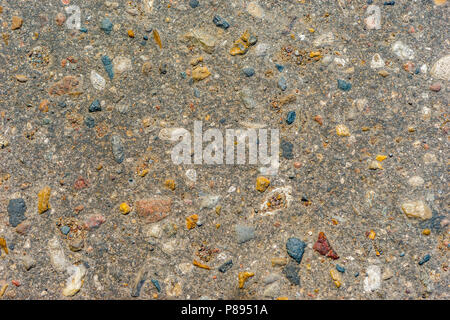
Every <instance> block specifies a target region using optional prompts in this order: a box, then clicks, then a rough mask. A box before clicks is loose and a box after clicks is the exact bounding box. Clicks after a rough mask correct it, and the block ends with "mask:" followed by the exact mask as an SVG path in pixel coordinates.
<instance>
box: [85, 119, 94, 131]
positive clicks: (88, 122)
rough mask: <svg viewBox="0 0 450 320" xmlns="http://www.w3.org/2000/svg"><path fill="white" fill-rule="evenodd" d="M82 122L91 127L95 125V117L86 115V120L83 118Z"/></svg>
mask: <svg viewBox="0 0 450 320" xmlns="http://www.w3.org/2000/svg"><path fill="white" fill-rule="evenodd" d="M84 124H85V125H86V127H88V128H91V129H92V128H93V127H95V119H94V118H92V117H86V120H84Z"/></svg>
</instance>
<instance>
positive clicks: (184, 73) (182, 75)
mask: <svg viewBox="0 0 450 320" xmlns="http://www.w3.org/2000/svg"><path fill="white" fill-rule="evenodd" d="M180 75H181V77H182V78H183V79H186V77H187V75H186V72H184V71H183V72H181V73H180Z"/></svg>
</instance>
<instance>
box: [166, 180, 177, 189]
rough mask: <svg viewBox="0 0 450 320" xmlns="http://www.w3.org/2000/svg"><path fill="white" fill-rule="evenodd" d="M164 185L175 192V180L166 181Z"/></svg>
mask: <svg viewBox="0 0 450 320" xmlns="http://www.w3.org/2000/svg"><path fill="white" fill-rule="evenodd" d="M164 185H165V186H166V187H167V188H169V189H170V190H172V191H173V190H175V181H174V180H170V179H168V180H166V182H164Z"/></svg>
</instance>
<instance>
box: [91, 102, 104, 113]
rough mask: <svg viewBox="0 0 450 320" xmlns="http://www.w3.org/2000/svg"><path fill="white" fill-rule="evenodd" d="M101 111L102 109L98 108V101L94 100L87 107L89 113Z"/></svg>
mask: <svg viewBox="0 0 450 320" xmlns="http://www.w3.org/2000/svg"><path fill="white" fill-rule="evenodd" d="M97 111H102V107H101V106H100V101H99V100H98V99H95V100H94V102H92V103H91V105H90V106H89V112H97Z"/></svg>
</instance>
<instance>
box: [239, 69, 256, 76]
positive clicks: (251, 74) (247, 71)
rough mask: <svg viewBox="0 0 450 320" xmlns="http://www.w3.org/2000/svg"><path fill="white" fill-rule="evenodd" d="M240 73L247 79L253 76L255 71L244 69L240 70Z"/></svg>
mask: <svg viewBox="0 0 450 320" xmlns="http://www.w3.org/2000/svg"><path fill="white" fill-rule="evenodd" d="M242 71H243V72H244V74H245V75H246V76H247V77H252V76H254V75H255V69H253V68H244V69H242Z"/></svg>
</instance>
